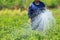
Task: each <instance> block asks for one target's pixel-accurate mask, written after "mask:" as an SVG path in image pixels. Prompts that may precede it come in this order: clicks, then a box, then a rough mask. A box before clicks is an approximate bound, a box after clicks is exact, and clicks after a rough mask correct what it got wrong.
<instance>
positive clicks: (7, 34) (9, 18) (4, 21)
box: [0, 9, 60, 40]
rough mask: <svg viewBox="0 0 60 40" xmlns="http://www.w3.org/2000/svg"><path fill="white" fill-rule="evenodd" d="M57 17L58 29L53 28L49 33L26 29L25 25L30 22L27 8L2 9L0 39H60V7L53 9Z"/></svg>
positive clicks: (0, 12)
mask: <svg viewBox="0 0 60 40" xmlns="http://www.w3.org/2000/svg"><path fill="white" fill-rule="evenodd" d="M51 11H52V13H53V16H54V17H55V19H56V22H57V26H56V29H53V28H51V29H50V30H48V31H47V35H46V36H44V35H43V33H41V32H38V31H35V30H32V31H30V30H26V27H25V26H21V25H24V24H25V23H27V22H28V15H27V10H24V11H22V12H20V10H8V9H5V10H1V11H0V40H60V9H52V10H51Z"/></svg>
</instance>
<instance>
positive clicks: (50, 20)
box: [32, 9, 56, 31]
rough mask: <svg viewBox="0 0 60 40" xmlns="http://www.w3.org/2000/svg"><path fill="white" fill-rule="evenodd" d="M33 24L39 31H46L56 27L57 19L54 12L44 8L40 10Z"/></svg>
mask: <svg viewBox="0 0 60 40" xmlns="http://www.w3.org/2000/svg"><path fill="white" fill-rule="evenodd" d="M32 24H33V27H32V29H34V30H38V31H46V30H48V29H49V28H52V27H55V25H56V21H55V19H54V17H53V15H52V12H50V11H49V10H47V9H46V10H43V11H42V12H41V11H40V12H39V15H37V16H36V17H35V18H34V21H33V22H32ZM36 25H37V26H36Z"/></svg>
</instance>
